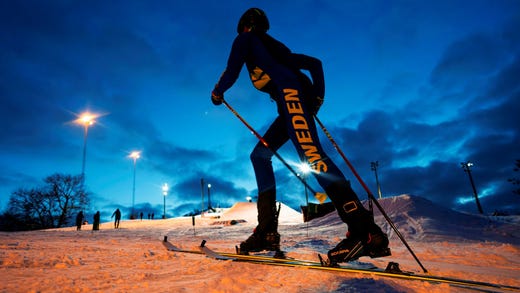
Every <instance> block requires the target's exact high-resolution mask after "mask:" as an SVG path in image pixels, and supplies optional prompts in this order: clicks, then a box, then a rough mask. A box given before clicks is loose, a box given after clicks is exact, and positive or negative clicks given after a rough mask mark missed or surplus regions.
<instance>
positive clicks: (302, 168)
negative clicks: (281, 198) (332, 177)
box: [298, 163, 312, 236]
mask: <svg viewBox="0 0 520 293" xmlns="http://www.w3.org/2000/svg"><path fill="white" fill-rule="evenodd" d="M298 169H300V171H301V172H302V174H303V175H302V180H303V182H304V185H305V204H306V205H307V211H306V215H304V221H305V222H307V228H308V227H309V223H308V222H309V213H310V209H309V194H308V191H307V184H305V180H307V176H308V175H309V173H311V172H312V169H311V166H309V164H307V163H301V164H300V165H299V166H298ZM298 175H299V174H298ZM307 236H309V230H308V229H307Z"/></svg>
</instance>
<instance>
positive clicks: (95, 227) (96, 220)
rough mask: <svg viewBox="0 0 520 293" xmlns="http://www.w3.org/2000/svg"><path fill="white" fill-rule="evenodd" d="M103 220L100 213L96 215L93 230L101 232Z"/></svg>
mask: <svg viewBox="0 0 520 293" xmlns="http://www.w3.org/2000/svg"><path fill="white" fill-rule="evenodd" d="M100 219H101V215H100V214H99V211H97V212H96V213H95V214H94V224H93V225H92V230H99V221H100Z"/></svg>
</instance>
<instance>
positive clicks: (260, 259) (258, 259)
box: [162, 236, 520, 292]
mask: <svg viewBox="0 0 520 293" xmlns="http://www.w3.org/2000/svg"><path fill="white" fill-rule="evenodd" d="M162 243H163V245H164V246H165V247H166V248H167V249H168V250H169V251H173V252H178V253H191V254H199V255H205V256H207V257H209V258H212V259H216V260H228V261H235V262H245V263H251V264H263V265H272V266H285V267H305V268H308V269H314V270H321V271H327V272H333V273H358V274H366V275H372V276H380V277H386V278H394V279H403V280H415V281H425V282H429V283H432V284H438V283H445V284H448V285H450V286H454V287H460V288H466V289H473V290H477V291H482V292H520V287H516V286H509V285H503V284H496V283H488V282H482V281H473V280H467V279H460V278H452V277H442V276H435V275H426V274H415V273H413V272H403V271H401V270H400V269H399V265H398V264H397V263H394V262H390V263H389V265H388V266H387V268H386V269H381V268H357V267H355V266H353V267H349V266H348V265H347V266H326V265H322V263H321V262H319V261H309V260H300V259H293V258H274V257H271V256H264V255H242V254H236V253H227V252H218V251H214V250H212V249H210V248H208V247H207V246H206V245H205V244H206V241H205V240H203V241H202V243H201V245H200V246H199V247H198V249H197V250H187V249H182V248H179V247H177V246H175V245H173V244H172V243H170V242H169V241H168V240H167V237H166V236H164V240H163V241H162Z"/></svg>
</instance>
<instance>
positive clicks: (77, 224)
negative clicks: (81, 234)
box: [76, 211, 84, 231]
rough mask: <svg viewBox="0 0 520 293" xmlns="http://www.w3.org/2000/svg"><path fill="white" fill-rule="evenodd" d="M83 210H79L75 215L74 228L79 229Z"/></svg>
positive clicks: (81, 223)
mask: <svg viewBox="0 0 520 293" xmlns="http://www.w3.org/2000/svg"><path fill="white" fill-rule="evenodd" d="M83 219H84V217H83V211H80V212H79V213H78V215H77V216H76V230H77V231H79V230H81V225H83Z"/></svg>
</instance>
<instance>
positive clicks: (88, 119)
mask: <svg viewBox="0 0 520 293" xmlns="http://www.w3.org/2000/svg"><path fill="white" fill-rule="evenodd" d="M96 118H97V115H95V114H91V113H89V112H85V113H83V114H81V115H80V116H79V117H78V119H76V120H75V123H77V124H80V125H83V129H84V134H83V163H82V165H81V184H84V183H85V162H86V158H87V137H88V127H89V126H90V125H92V124H94V122H96V120H95V119H96Z"/></svg>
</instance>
